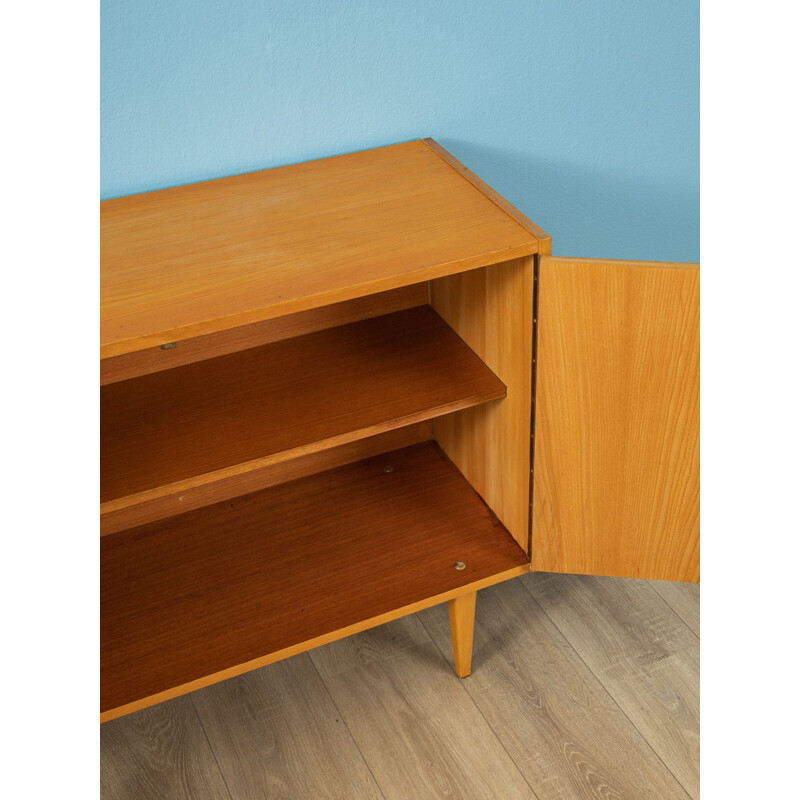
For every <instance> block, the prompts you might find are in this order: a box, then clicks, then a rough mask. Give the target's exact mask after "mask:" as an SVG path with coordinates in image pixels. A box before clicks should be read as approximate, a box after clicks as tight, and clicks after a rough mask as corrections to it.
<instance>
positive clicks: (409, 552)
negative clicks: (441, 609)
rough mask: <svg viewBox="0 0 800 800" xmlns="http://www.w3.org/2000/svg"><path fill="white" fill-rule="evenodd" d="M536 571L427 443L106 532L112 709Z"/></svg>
mask: <svg viewBox="0 0 800 800" xmlns="http://www.w3.org/2000/svg"><path fill="white" fill-rule="evenodd" d="M387 465H389V466H391V467H392V470H391V471H389V472H387V471H386V469H385V468H386V466H387ZM457 561H464V562H465V563H466V569H464V570H460V571H459V570H456V569H454V564H455V562H457ZM527 569H528V565H527V557H526V555H525V553H524V552H523V551H522V550H521V549H520V548H519V546H518V545H517V544H516V542H515V541H514V540H513V539H512V537H511V536H510V535H509V533H508V532H507V531H506V530H505V528H503V526H502V525H501V524H500V522H499V521H498V520H497V518H496V517H495V516H494V514H493V513H492V512H491V510H490V509H489V508H488V507H487V506H486V504H485V503H484V502H483V501H482V500H481V499H480V497H478V495H477V494H476V493H475V492H474V491H473V490H472V488H471V487H470V486H469V485H468V484H467V483H466V481H465V480H464V478H463V477H462V476H461V475H460V473H459V472H458V470H457V469H455V467H454V466H453V465H452V464H451V463H450V462H449V461H448V460H447V459H446V457H445V456H444V455H443V453H442V452H441V450H439V448H438V447H436V446H435V445H434V444H432V443H427V444H421V445H416V446H414V447H411V448H406V449H404V450H399V451H394V452H393V453H391V454H386V455H383V456H378V457H376V458H373V459H368V460H365V461H360V462H358V463H357V464H351V465H347V466H344V467H340V468H338V469H336V470H330V471H328V472H324V473H320V474H318V475H313V476H310V477H308V478H303V479H301V480H297V481H292V482H291V483H287V484H283V485H281V486H276V487H272V488H270V489H266V490H264V491H262V492H259V493H257V494H254V495H247V496H244V497H240V498H237V499H235V500H232V501H227V502H225V503H218V504H216V505H213V506H208V507H207V508H205V509H199V510H197V511H192V512H189V513H187V514H182V515H180V516H178V517H174V518H172V519H169V520H163V521H160V522H155V523H151V524H149V525H145V526H142V527H140V528H135V529H132V530H129V531H124V532H121V533H117V534H115V535H113V536H106V537H103V538H102V539H101V687H102V688H101V712H102V715H103V719H109V718H113V717H114V716H118V715H120V714H122V713H129V712H130V711H133V710H136V708H139V707H143V706H144V705H150V704H153V703H156V702H160V701H162V700H163V699H166V697H168V696H170V695H174V694H180V693H184V692H187V691H191V690H193V689H196V688H199V687H200V686H202V685H208V684H210V683H213V682H216V681H218V680H222V679H224V678H227V677H231V676H232V675H234V674H237V673H242V672H245V671H247V670H249V669H253V668H255V667H257V666H262V665H263V664H264V663H269V657H270V656H273V657H274V659H277V658H279V657H285V656H287V655H291V654H292V652H291V648H293V647H294V648H297V650H295V651H294V652H298V651H299V650H300V649H308V648H309V647H313V646H315V645H318V644H321V643H322V640H321V638H320V637H325V636H327V637H329V640H330V639H333V638H336V637H338V636H343V635H348V634H350V633H352V632H354V629H356V626H358V625H362V626H363V627H368V626H369V625H376V624H380V623H381V622H384V621H386V619H388V618H391V616H390V615H395V616H401V615H402V614H404V613H411V612H412V611H415V610H416V609H417V608H418V607H422V605H424V604H426V603H438V602H442V601H444V600H449V599H451V598H452V597H455V596H458V595H459V594H462V593H464V592H469V591H474V590H475V589H477V588H480V586H481V585H487V584H488V583H491V582H494V581H497V580H504V579H507V578H508V577H511V576H512V575H515V574H521V573H522V572H524V571H525V570H527ZM415 604H416V605H415ZM362 629H363V628H362ZM287 648H288V650H287Z"/></svg>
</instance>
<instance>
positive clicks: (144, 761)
mask: <svg viewBox="0 0 800 800" xmlns="http://www.w3.org/2000/svg"><path fill="white" fill-rule="evenodd" d="M699 600H700V597H699V590H698V587H697V586H696V585H694V584H671V583H665V582H661V581H658V582H655V581H638V580H623V579H620V578H592V577H585V576H576V575H548V574H544V573H539V574H532V575H526V576H523V577H522V578H518V579H515V580H512V581H508V582H506V583H504V584H500V585H498V586H494V587H491V588H490V589H485V590H483V591H481V592H479V594H478V606H477V618H476V626H475V649H474V655H473V674H472V675H471V676H470V677H469V678H466V679H465V680H463V681H459V680H458V679H457V678H456V677H455V675H454V674H453V673H452V671H451V665H452V660H453V656H452V650H451V645H450V634H449V629H448V620H447V610H446V607H445V606H439V607H436V608H432V609H427V610H426V611H423V612H421V613H419V614H416V615H412V616H410V617H406V618H404V619H400V620H396V621H394V622H391V623H389V624H387V625H383V626H381V627H379V628H375V629H373V630H371V631H366V632H364V633H362V634H358V635H357V636H353V637H350V638H348V639H344V640H342V641H339V642H334V643H333V644H330V645H326V646H325V647H322V648H318V649H317V650H314V651H312V652H310V653H304V654H302V655H300V656H296V657H294V658H292V659H289V660H287V661H283V662H279V663H277V664H273V665H270V666H268V667H264V668H263V669H260V670H256V671H254V672H251V673H249V674H247V675H243V676H240V677H238V678H234V679H233V680H230V681H226V682H223V683H221V684H217V685H215V686H211V687H209V688H207V689H203V690H201V691H199V692H195V693H193V694H191V695H187V696H184V697H179V698H176V699H175V700H171V701H169V702H168V703H164V704H162V705H159V706H155V707H154V708H149V709H145V710H144V711H140V712H137V713H136V714H132V715H130V716H128V717H124V718H122V719H118V720H114V721H113V722H109V723H107V724H105V725H103V726H102V727H101V795H102V797H103V800H145V799H146V798H147V799H148V800H149V798H163V799H164V800H182V799H183V798H192V799H193V800H206V799H208V800H212V799H213V800H217V799H218V798H219V799H222V798H224V799H225V800H249V799H250V798H282V799H283V798H286V799H287V800H288V798H303V800H307V799H309V798H314V799H315V800H316V798H336V800H340V799H341V800H350V799H351V798H352V800H358V799H359V798H386V800H393V798H404V799H408V800H413V799H414V798H423V799H424V800H428V798H464V799H465V800H482V799H483V798H487V799H489V800H492V799H493V798H498V800H514V799H515V798H535V799H536V800H571V799H572V798H580V799H582V798H587V799H592V800H593V799H594V798H597V800H600V798H602V799H603V800H623V798H624V799H625V800H643V799H644V798H659V800H662V799H663V800H670V799H671V798H681V800H686V799H687V798H691V799H692V800H697V798H698V797H699V793H698V785H699V744H698V742H699V649H700V647H699V645H700V643H699V637H698V631H699Z"/></svg>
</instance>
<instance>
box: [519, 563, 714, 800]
mask: <svg viewBox="0 0 800 800" xmlns="http://www.w3.org/2000/svg"><path fill="white" fill-rule="evenodd" d="M524 583H525V585H526V586H527V588H528V589H529V591H530V592H531V594H532V595H533V597H534V598H535V599H536V601H537V602H538V603H539V605H540V606H541V607H542V608H543V609H544V611H545V612H546V613H547V615H548V616H549V617H550V619H551V620H552V621H553V622H554V623H555V624H556V625H557V626H558V628H559V630H560V631H561V632H562V633H563V634H564V636H565V637H566V639H567V641H568V642H569V643H570V645H571V646H572V647H573V648H574V650H575V651H576V652H577V653H578V655H579V656H580V657H581V658H582V659H583V661H584V663H585V664H586V665H587V666H588V667H589V668H590V669H591V670H592V672H593V673H594V674H595V675H596V676H597V678H598V679H599V680H600V681H601V683H602V684H603V685H604V686H605V687H606V689H607V691H608V692H609V693H610V694H611V696H612V697H613V698H614V700H615V701H616V703H617V704H618V705H619V706H620V708H621V709H622V710H623V711H624V712H625V714H626V715H627V717H628V719H630V720H631V722H633V724H634V725H635V726H636V727H637V729H638V730H639V731H641V733H642V735H643V736H644V737H645V738H646V739H647V741H648V742H649V743H650V746H651V747H652V748H653V750H654V751H655V752H656V753H657V754H658V756H659V758H660V759H661V760H662V761H663V762H664V763H665V764H666V765H667V767H668V768H669V769H670V771H671V772H672V774H673V775H674V776H675V777H676V778H677V780H678V781H679V782H680V783H681V785H682V786H683V788H684V789H685V790H686V791H687V792H688V794H689V795H690V796H691V797H692V798H698V797H699V795H700V773H699V766H700V697H699V685H700V663H699V642H698V640H697V637H696V636H695V635H694V634H693V633H692V632H691V631H690V630H689V629H688V628H687V627H686V625H685V624H684V623H683V621H682V620H681V619H680V618H679V617H678V616H677V614H675V613H674V612H673V611H672V609H671V608H670V607H669V606H668V605H667V604H666V603H665V602H664V601H663V600H662V599H661V598H660V597H659V596H658V595H657V594H656V593H655V592H654V591H653V590H652V588H651V587H650V586H649V585H648V583H647V582H646V581H634V580H614V579H611V578H604V579H597V578H593V577H588V576H582V575H546V574H541V573H540V574H533V575H527V576H525V578H524Z"/></svg>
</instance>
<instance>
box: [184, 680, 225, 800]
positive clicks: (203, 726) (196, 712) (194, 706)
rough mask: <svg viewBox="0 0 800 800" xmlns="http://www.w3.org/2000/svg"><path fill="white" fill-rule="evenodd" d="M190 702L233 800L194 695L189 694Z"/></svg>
mask: <svg viewBox="0 0 800 800" xmlns="http://www.w3.org/2000/svg"><path fill="white" fill-rule="evenodd" d="M189 700H191V702H192V708H193V709H194V713H195V716H196V717H197V721H198V722H199V723H200V728H201V729H202V731H203V736H205V737H206V742H207V743H208V747H209V749H210V750H211V755H213V756H214V763H215V764H216V765H217V770H219V775H220V777H221V778H222V783H223V784H224V785H225V791H226V792H227V793H228V798H229V800H233V794H232V793H231V787H230V786H228V779H227V778H226V777H225V773H224V772H223V770H222V765H221V764H220V763H219V758H218V757H217V751H216V750H215V749H214V745H213V744H211V739H209V738H208V731H206V725H205V723H204V722H203V715H202V714H201V713H200V711H199V709H198V708H197V704H196V703H195V702H194V693H193V692H190V693H189Z"/></svg>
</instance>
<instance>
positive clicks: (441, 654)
mask: <svg viewBox="0 0 800 800" xmlns="http://www.w3.org/2000/svg"><path fill="white" fill-rule="evenodd" d="M479 596H480V593H479ZM415 616H416V617H417V619H418V620H419V623H420V625H422V627H423V628H424V629H425V633H427V634H428V638H429V639H431V641H432V642H433V643H434V645H436V649H437V650H438V651H439V655H440V656H441V658H442V661H444V664H445V667H446V668H447V669H452V668H451V666H450V663H449V662H448V660H447V655H446V654H445V653H443V652H442V649H441V647H439V643H438V642H437V641H436V639H435V638H434V637H433V635H432V634H431V632H430V631H429V630H428V628H427V627H426V625H425V621H424V620H423V619H422V618H421V617H419V615H417V614H415ZM458 680H459V682H460V683H461V688H462V689H463V691H464V692H465V693H466V695H467V697H469V699H470V702H471V703H472V705H473V706H474V707H475V709H476V710H477V712H478V713H479V714H480V715H481V717H482V718H483V721H484V722H485V723H486V726H487V727H488V728H489V730H490V731H491V732H492V734H494V738H495V739H497V741H498V743H499V745H500V747H502V748H503V751H504V752H505V754H506V755H507V756H508V759H509V761H511V763H512V764H513V765H514V768H515V769H516V770H517V772H518V773H519V774H520V777H521V778H522V780H523V781H525V785H526V786H527V787H528V788H529V789H530V790H531V794H532V795H533V796H534V798H535V800H539V795H538V794H536V790H535V789H534V788H533V786H531V784H530V782H529V781H528V779H527V778H526V777H525V773H524V772H523V771H522V770H521V769H520V766H519V764H517V761H516V759H515V758H514V757H513V756H512V755H511V753H509V752H508V748H507V747H506V745H505V742H504V741H503V739H502V738H501V737H500V735H499V734H498V733H497V731H496V730H495V729H494V727H493V726H492V724H491V723H490V722H489V720H488V719H486V715H485V714H484V713H483V711H482V710H481V708H480V706H479V705H478V704H477V703H476V702H475V698H474V697H473V696H472V694H471V692H470V690H469V687H468V686H467V685H466V684H465V683H464V681H463V680H461V679H460V678H459V679H458Z"/></svg>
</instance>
